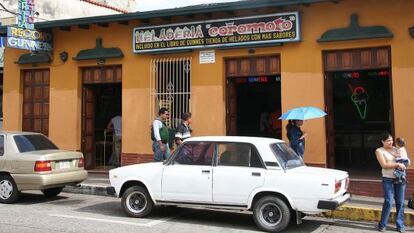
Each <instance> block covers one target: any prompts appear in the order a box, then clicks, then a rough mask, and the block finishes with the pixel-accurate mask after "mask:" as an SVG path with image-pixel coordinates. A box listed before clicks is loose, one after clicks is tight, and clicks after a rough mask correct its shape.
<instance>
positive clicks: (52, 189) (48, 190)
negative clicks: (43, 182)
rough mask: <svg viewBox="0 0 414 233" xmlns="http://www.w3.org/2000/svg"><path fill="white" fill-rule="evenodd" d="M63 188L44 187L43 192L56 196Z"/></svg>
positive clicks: (49, 195) (46, 194)
mask: <svg viewBox="0 0 414 233" xmlns="http://www.w3.org/2000/svg"><path fill="white" fill-rule="evenodd" d="M62 189H63V187H58V188H49V189H42V193H43V194H44V195H45V196H46V197H56V196H57V195H59V193H61V192H62Z"/></svg>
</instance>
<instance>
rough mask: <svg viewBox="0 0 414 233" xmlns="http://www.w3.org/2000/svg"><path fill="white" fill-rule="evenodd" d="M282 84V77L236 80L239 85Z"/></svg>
mask: <svg viewBox="0 0 414 233" xmlns="http://www.w3.org/2000/svg"><path fill="white" fill-rule="evenodd" d="M278 82H280V75H276V76H253V77H245V78H236V83H237V84H244V83H278Z"/></svg>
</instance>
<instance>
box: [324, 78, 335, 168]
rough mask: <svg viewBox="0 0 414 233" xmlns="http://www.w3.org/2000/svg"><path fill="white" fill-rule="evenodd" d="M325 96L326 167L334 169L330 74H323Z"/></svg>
mask: <svg viewBox="0 0 414 233" xmlns="http://www.w3.org/2000/svg"><path fill="white" fill-rule="evenodd" d="M325 96H327V98H326V108H325V110H326V113H327V114H328V115H327V116H326V118H325V122H326V140H327V142H326V143H327V166H328V167H329V168H334V167H335V132H334V130H335V128H334V111H333V98H329V97H328V96H333V87H332V79H331V78H330V74H328V73H327V74H325Z"/></svg>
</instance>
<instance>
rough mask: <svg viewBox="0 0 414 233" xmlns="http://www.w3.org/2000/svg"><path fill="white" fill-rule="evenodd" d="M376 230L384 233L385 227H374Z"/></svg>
mask: <svg viewBox="0 0 414 233" xmlns="http://www.w3.org/2000/svg"><path fill="white" fill-rule="evenodd" d="M375 228H376V229H377V231H379V232H385V227H384V228H380V227H379V226H376V227H375Z"/></svg>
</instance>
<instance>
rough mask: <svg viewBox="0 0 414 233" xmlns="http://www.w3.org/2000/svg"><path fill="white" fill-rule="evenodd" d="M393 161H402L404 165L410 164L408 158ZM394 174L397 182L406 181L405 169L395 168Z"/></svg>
mask: <svg viewBox="0 0 414 233" xmlns="http://www.w3.org/2000/svg"><path fill="white" fill-rule="evenodd" d="M395 162H397V163H402V164H404V166H406V167H408V166H410V160H408V159H397V160H396V161H395ZM394 175H395V176H396V177H397V182H399V183H401V182H405V181H406V178H407V174H406V172H405V170H400V169H398V168H396V169H395V170H394Z"/></svg>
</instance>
